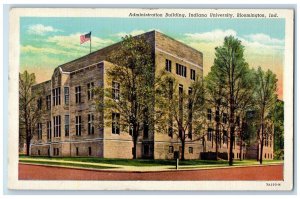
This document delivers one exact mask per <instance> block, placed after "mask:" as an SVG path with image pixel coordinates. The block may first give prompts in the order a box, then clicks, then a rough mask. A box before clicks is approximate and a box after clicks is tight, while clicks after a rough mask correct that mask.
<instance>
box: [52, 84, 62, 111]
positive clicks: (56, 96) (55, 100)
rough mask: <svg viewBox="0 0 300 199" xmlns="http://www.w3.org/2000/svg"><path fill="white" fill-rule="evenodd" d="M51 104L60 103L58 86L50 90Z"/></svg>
mask: <svg viewBox="0 0 300 199" xmlns="http://www.w3.org/2000/svg"><path fill="white" fill-rule="evenodd" d="M52 96H53V106H57V105H60V87H58V88H55V89H53V90H52Z"/></svg>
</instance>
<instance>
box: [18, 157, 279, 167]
mask: <svg viewBox="0 0 300 199" xmlns="http://www.w3.org/2000/svg"><path fill="white" fill-rule="evenodd" d="M64 161H68V162H69V163H66V162H65V163H64ZM20 162H31V163H40V162H43V163H45V164H52V163H55V164H61V165H63V164H65V165H66V164H68V165H75V164H79V165H85V167H91V166H93V167H97V164H105V165H112V166H114V168H116V165H120V166H134V167H147V166H148V167H149V166H150V167H152V166H153V167H154V166H174V165H175V160H153V159H136V160H132V159H113V158H96V157H41V156H39V157H30V156H24V155H21V156H20ZM71 162H74V163H71ZM272 163H282V161H278V160H265V161H263V164H272ZM258 164H259V162H257V161H256V160H243V161H239V160H235V161H234V164H233V165H234V166H242V165H245V166H246V165H258ZM179 165H180V166H188V167H190V166H195V167H197V166H198V167H205V166H207V167H212V166H228V161H224V160H219V161H215V160H184V161H179ZM98 167H100V166H98ZM102 167H103V166H101V168H102ZM108 167H109V166H108Z"/></svg>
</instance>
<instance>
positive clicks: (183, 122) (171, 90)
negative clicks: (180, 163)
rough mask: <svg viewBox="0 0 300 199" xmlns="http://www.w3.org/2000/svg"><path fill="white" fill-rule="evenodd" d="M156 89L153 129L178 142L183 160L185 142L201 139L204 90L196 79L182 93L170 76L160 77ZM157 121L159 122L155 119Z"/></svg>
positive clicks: (180, 87)
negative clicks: (154, 126) (154, 124)
mask: <svg viewBox="0 0 300 199" xmlns="http://www.w3.org/2000/svg"><path fill="white" fill-rule="evenodd" d="M162 77H163V78H162V81H160V84H159V86H157V89H156V100H155V101H156V118H157V119H156V128H157V130H158V132H165V133H168V135H169V136H170V137H173V136H174V135H175V136H176V137H177V139H179V140H180V142H181V147H182V149H181V150H182V151H181V157H180V159H181V160H184V159H185V157H184V152H185V145H186V141H187V140H190V141H196V140H200V139H202V138H203V126H205V125H204V123H203V121H204V120H203V119H204V118H203V107H204V90H203V84H202V80H201V79H200V78H199V77H196V80H195V81H194V82H192V84H191V85H190V87H189V89H188V90H186V91H184V89H183V86H182V85H180V84H179V83H178V82H177V81H176V80H175V78H174V77H173V76H168V75H164V76H162ZM158 118H160V119H158Z"/></svg>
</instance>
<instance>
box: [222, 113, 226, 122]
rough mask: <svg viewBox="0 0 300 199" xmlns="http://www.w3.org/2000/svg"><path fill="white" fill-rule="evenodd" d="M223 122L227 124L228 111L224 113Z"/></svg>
mask: <svg viewBox="0 0 300 199" xmlns="http://www.w3.org/2000/svg"><path fill="white" fill-rule="evenodd" d="M222 120H223V123H224V124H227V113H223V119H222Z"/></svg>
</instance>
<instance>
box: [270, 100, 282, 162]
mask: <svg viewBox="0 0 300 199" xmlns="http://www.w3.org/2000/svg"><path fill="white" fill-rule="evenodd" d="M272 115H273V117H272V121H273V123H274V152H275V158H276V159H282V158H283V156H284V150H283V149H284V125H283V122H284V102H283V101H281V100H277V101H276V104H275V108H274V112H273V113H272Z"/></svg>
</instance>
